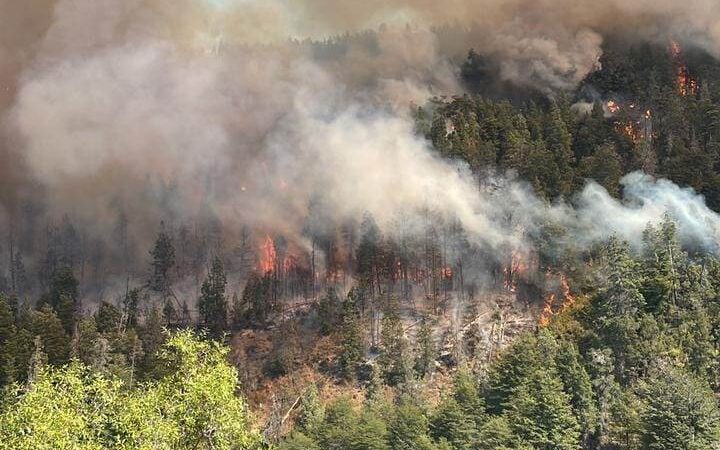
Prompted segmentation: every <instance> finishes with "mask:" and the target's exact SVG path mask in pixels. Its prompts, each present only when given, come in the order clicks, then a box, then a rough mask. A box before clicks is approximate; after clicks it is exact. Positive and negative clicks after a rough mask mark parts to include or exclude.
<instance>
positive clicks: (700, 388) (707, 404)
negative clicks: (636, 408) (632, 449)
mask: <svg viewBox="0 0 720 450" xmlns="http://www.w3.org/2000/svg"><path fill="white" fill-rule="evenodd" d="M643 397H644V398H645V401H646V403H647V407H646V409H645V410H644V412H643V413H642V436H641V438H642V443H643V448H647V449H650V450H670V449H673V450H675V449H688V450H690V449H708V450H710V449H713V448H717V447H718V445H720V410H718V404H717V400H716V399H715V397H714V395H713V393H712V391H711V390H710V388H709V387H708V386H707V384H706V383H704V382H703V381H700V380H697V379H696V378H694V377H692V376H690V375H688V374H686V373H684V372H682V371H681V370H679V369H674V368H664V369H662V370H661V373H660V374H659V375H658V376H657V378H655V379H653V380H651V381H650V383H649V384H648V386H647V388H646V389H644V392H643Z"/></svg>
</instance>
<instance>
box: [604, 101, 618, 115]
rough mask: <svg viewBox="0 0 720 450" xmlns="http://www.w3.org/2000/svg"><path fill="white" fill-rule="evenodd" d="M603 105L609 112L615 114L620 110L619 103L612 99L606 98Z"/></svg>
mask: <svg viewBox="0 0 720 450" xmlns="http://www.w3.org/2000/svg"><path fill="white" fill-rule="evenodd" d="M605 107H606V108H607V110H608V111H609V112H610V114H617V113H618V112H620V105H619V104H618V103H617V102H616V101H614V100H608V102H607V103H606V104H605Z"/></svg>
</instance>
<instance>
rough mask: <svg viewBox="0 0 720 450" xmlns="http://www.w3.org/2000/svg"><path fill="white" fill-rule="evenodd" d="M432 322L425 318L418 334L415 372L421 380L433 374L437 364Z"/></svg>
mask: <svg viewBox="0 0 720 450" xmlns="http://www.w3.org/2000/svg"><path fill="white" fill-rule="evenodd" d="M433 333H434V332H433V328H432V324H431V323H430V321H429V320H428V319H426V318H423V319H422V321H421V322H420V329H419V330H418V333H417V353H416V355H415V372H416V373H417V374H418V376H420V377H421V378H422V377H424V376H426V375H428V374H430V373H432V370H433V365H434V363H435V355H436V352H437V350H436V344H435V336H434V334H433Z"/></svg>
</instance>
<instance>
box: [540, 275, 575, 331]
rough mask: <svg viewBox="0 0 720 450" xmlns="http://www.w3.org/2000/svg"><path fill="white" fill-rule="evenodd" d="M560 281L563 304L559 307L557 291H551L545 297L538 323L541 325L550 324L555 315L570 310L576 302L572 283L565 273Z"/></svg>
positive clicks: (560, 276) (560, 277)
mask: <svg viewBox="0 0 720 450" xmlns="http://www.w3.org/2000/svg"><path fill="white" fill-rule="evenodd" d="M558 283H559V284H560V286H559V290H560V292H559V294H561V295H562V305H560V306H559V307H558V305H557V302H558V293H557V292H551V293H549V294H548V295H547V297H546V298H545V304H544V305H543V309H542V312H541V313H540V318H539V319H538V325H540V326H541V327H546V326H548V325H549V324H550V320H551V319H552V318H553V316H555V315H556V314H557V313H559V312H562V311H566V310H568V309H569V308H571V307H572V306H573V305H574V304H575V301H576V299H575V296H574V295H573V293H572V291H571V290H570V283H569V282H568V279H567V277H566V276H565V274H560V275H559V280H558Z"/></svg>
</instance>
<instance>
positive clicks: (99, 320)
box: [95, 302, 122, 333]
mask: <svg viewBox="0 0 720 450" xmlns="http://www.w3.org/2000/svg"><path fill="white" fill-rule="evenodd" d="M95 322H96V324H97V330H98V331H99V332H100V333H109V332H112V331H118V330H119V329H120V326H121V324H122V323H121V322H122V313H121V312H120V310H119V309H117V308H116V307H115V305H112V304H110V303H108V302H102V303H100V308H99V309H98V312H97V314H96V315H95Z"/></svg>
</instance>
